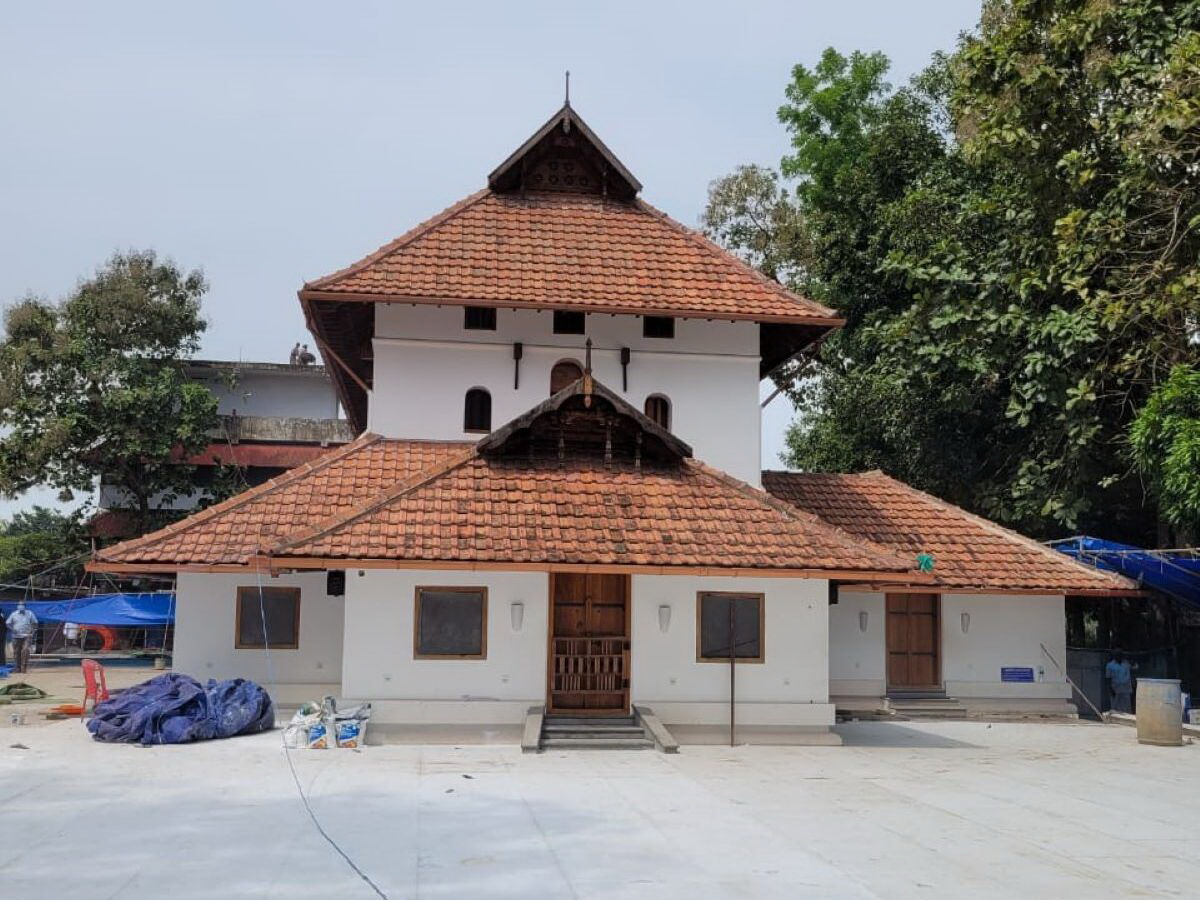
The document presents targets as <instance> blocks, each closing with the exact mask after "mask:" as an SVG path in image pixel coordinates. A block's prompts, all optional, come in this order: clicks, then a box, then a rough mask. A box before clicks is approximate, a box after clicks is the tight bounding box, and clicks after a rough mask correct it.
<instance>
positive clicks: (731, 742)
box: [729, 597, 737, 747]
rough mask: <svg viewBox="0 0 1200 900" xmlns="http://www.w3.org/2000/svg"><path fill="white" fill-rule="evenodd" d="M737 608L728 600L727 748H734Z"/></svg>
mask: <svg viewBox="0 0 1200 900" xmlns="http://www.w3.org/2000/svg"><path fill="white" fill-rule="evenodd" d="M736 608H737V599H736V598H734V597H730V598H729V746H730V747H733V746H736V745H735V743H734V739H733V730H734V705H735V704H734V687H735V674H734V673H735V672H737V663H736V661H735V660H734V656H733V627H734V610H735V609H736Z"/></svg>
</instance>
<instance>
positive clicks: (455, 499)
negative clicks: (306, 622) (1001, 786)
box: [271, 453, 913, 573]
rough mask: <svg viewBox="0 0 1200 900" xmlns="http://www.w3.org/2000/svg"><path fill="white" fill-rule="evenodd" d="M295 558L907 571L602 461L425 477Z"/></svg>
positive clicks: (299, 542)
mask: <svg viewBox="0 0 1200 900" xmlns="http://www.w3.org/2000/svg"><path fill="white" fill-rule="evenodd" d="M271 556H273V557H274V558H275V559H276V561H278V562H279V563H281V564H291V563H292V562H294V561H296V560H299V559H301V558H319V559H321V560H332V561H336V560H339V559H353V560H363V561H367V560H372V561H405V562H416V561H421V560H439V561H452V562H470V563H535V564H538V563H564V564H567V563H571V564H588V565H631V566H655V567H657V566H664V567H705V568H709V567H712V568H729V569H747V568H751V569H755V568H756V569H805V570H836V571H846V570H850V571H856V572H864V573H876V572H897V573H902V572H906V571H910V570H911V568H912V566H913V560H912V559H910V558H908V557H904V556H900V555H897V554H894V553H892V552H890V551H888V550H886V549H885V548H882V547H877V546H873V545H871V544H870V543H869V542H865V541H860V540H857V539H854V538H852V537H850V536H849V535H847V534H845V533H844V532H841V531H839V530H838V529H836V528H833V527H831V526H829V525H827V524H826V523H824V522H822V521H820V520H819V519H817V518H816V517H815V516H811V515H809V514H807V513H803V512H800V511H798V510H796V509H794V508H792V507H790V506H789V505H788V504H786V503H780V502H779V501H776V500H774V499H773V498H771V497H770V496H768V495H767V494H766V493H764V492H763V491H760V490H757V489H755V488H752V487H750V486H749V485H746V484H744V483H742V482H740V481H737V480H735V479H733V478H731V477H730V476H728V475H725V474H724V473H721V472H718V471H717V470H714V469H711V468H709V467H707V466H705V465H703V464H702V463H698V462H696V461H694V460H685V461H683V462H682V463H681V464H679V465H674V466H671V465H665V466H656V467H649V466H643V468H642V469H641V470H640V471H639V470H636V469H635V468H634V467H633V466H632V465H630V464H628V463H624V464H620V463H615V462H614V463H612V464H611V465H607V466H606V465H605V463H604V462H603V461H602V460H595V459H576V460H571V459H569V458H568V459H567V460H565V461H564V462H563V463H562V464H561V465H560V464H559V463H558V462H557V461H555V460H543V459H533V460H527V459H525V460H523V459H520V458H515V459H511V458H490V457H485V456H481V455H479V454H478V453H472V454H470V455H469V456H467V457H464V458H463V459H461V460H457V461H451V462H449V463H447V464H446V465H445V466H443V467H442V468H441V469H440V470H433V471H430V472H425V473H422V474H421V475H419V476H416V477H415V478H413V479H411V480H410V481H409V482H408V483H404V484H400V485H398V486H397V487H396V488H395V489H393V490H392V491H390V492H388V494H386V495H384V496H382V497H380V498H378V499H376V500H374V501H371V502H369V503H367V504H365V505H363V506H362V507H360V508H359V509H358V510H355V511H353V512H351V513H349V514H339V515H338V516H336V517H334V518H333V519H331V520H330V521H327V522H324V523H322V524H320V525H317V526H315V527H314V528H313V529H311V530H309V531H308V532H307V533H305V534H301V535H298V536H293V537H292V538H291V539H289V540H288V541H287V542H285V543H283V544H281V545H279V546H277V547H275V548H274V549H272V551H271Z"/></svg>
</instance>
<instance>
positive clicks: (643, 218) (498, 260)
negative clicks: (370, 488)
mask: <svg viewBox="0 0 1200 900" xmlns="http://www.w3.org/2000/svg"><path fill="white" fill-rule="evenodd" d="M301 296H302V297H306V298H309V299H314V298H332V299H336V298H338V297H341V296H344V297H347V298H350V297H357V298H361V299H368V300H371V299H376V298H378V299H380V300H384V299H403V300H406V301H412V302H437V301H442V302H451V303H456V302H457V303H464V304H469V303H475V304H484V305H493V306H514V307H530V308H539V309H550V308H563V309H578V310H585V311H590V312H602V313H617V312H620V313H627V314H658V315H675V316H696V317H714V318H729V319H749V320H754V321H759V322H794V323H802V324H814V325H818V324H826V325H836V324H840V321H841V320H839V319H838V318H837V314H836V313H834V312H833V311H832V310H830V309H827V308H826V307H824V306H821V305H820V304H819V303H816V302H814V301H812V300H808V299H806V298H803V297H799V296H797V295H795V294H792V293H791V292H789V291H787V290H786V289H785V288H783V287H782V286H780V285H779V284H777V283H776V282H774V281H772V280H771V279H769V278H766V277H765V276H763V275H762V274H760V273H759V272H757V271H755V270H754V269H753V268H751V267H750V266H748V265H746V264H745V263H743V262H742V261H741V260H739V259H737V258H736V257H735V256H733V255H732V254H730V253H727V252H726V251H725V250H722V249H721V248H720V247H718V246H717V245H716V244H713V243H712V242H711V241H709V240H708V239H707V238H705V237H703V236H702V235H700V234H697V233H696V232H694V231H692V230H691V229H688V228H685V227H684V226H683V225H681V224H679V223H678V222H675V221H674V220H672V219H670V218H669V217H668V216H666V215H665V214H664V213H661V212H659V211H658V210H656V209H654V208H653V207H651V206H649V205H648V204H646V203H643V202H642V201H640V200H633V201H628V202H626V201H614V200H607V199H605V198H603V197H600V196H597V195H589V194H571V193H548V192H547V193H538V192H530V193H524V194H521V193H516V194H513V193H496V192H494V191H491V190H483V191H480V192H479V193H477V194H474V195H472V196H470V197H468V198H466V199H465V200H463V201H461V202H460V203H458V204H456V205H454V206H452V207H450V208H449V209H447V210H446V211H445V212H443V213H442V214H441V215H439V216H436V217H435V218H433V219H431V220H429V221H428V222H426V223H424V224H422V225H419V226H417V227H416V228H415V229H413V230H412V231H410V232H408V233H407V234H405V235H403V236H402V237H400V238H398V239H396V240H395V241H393V242H392V243H390V244H387V245H386V246H384V247H381V248H380V249H379V250H378V251H376V252H375V253H373V254H371V255H370V256H368V257H366V258H365V259H363V260H361V261H360V262H358V263H355V264H354V265H352V266H350V267H349V268H347V269H343V270H341V271H340V272H335V273H334V274H332V275H329V276H327V277H325V278H321V279H319V280H317V281H312V282H309V283H308V284H306V285H305V286H304V289H303V290H302V291H301Z"/></svg>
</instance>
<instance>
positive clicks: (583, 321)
mask: <svg viewBox="0 0 1200 900" xmlns="http://www.w3.org/2000/svg"><path fill="white" fill-rule="evenodd" d="M568 316H569V317H571V321H574V317H575V316H578V317H579V330H578V331H567V330H565V329H560V328H559V327H558V322H559V318H560V317H562V318H563V319H566V318H567V317H568ZM550 327H551V329H552V330H553V331H554V333H555V334H587V313H585V312H581V311H580V310H577V309H556V310H554V313H553V321H552V322H551V324H550Z"/></svg>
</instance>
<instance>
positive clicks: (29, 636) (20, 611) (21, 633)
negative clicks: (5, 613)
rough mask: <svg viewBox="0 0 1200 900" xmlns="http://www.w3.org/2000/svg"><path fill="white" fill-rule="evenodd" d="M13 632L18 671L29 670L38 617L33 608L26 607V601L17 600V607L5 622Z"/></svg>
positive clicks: (14, 653) (14, 658)
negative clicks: (30, 653)
mask: <svg viewBox="0 0 1200 900" xmlns="http://www.w3.org/2000/svg"><path fill="white" fill-rule="evenodd" d="M5 624H6V625H7V626H8V630H9V631H11V632H12V633H13V638H12V643H13V662H14V663H15V664H16V667H17V671H18V672H28V671H29V651H30V650H31V649H32V644H33V631H34V629H35V628H37V624H38V619H37V616H35V615H34V614H33V612H32V610H29V609H26V608H25V601H24V600H19V601H17V608H16V609H15V610H13V612H12V613H11V614H10V615H9V617H8V621H7V622H6V623H5Z"/></svg>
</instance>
